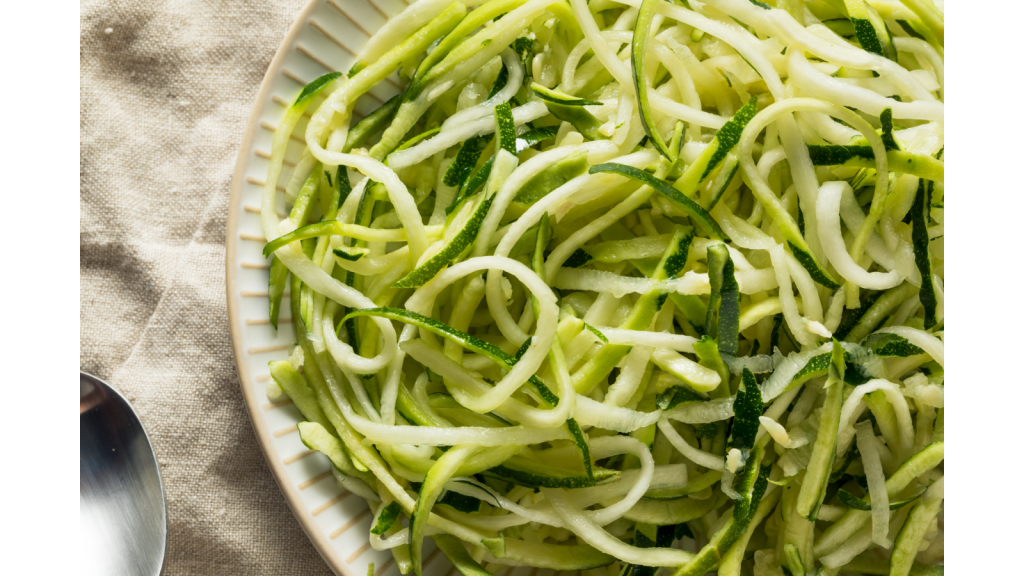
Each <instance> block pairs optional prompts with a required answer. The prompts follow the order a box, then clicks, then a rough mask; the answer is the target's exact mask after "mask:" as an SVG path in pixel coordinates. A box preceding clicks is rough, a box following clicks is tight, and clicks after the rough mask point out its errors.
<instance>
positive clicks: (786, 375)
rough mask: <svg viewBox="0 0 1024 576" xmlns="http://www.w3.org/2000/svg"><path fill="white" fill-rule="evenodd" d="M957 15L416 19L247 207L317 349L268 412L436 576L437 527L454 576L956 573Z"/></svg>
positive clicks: (491, 1)
mask: <svg viewBox="0 0 1024 576" xmlns="http://www.w3.org/2000/svg"><path fill="white" fill-rule="evenodd" d="M943 26H944V24H943V14H942V12H941V11H940V10H939V8H937V7H936V6H935V5H934V4H933V3H932V1H931V0H902V2H898V1H895V0H893V1H889V0H885V1H882V0H869V1H866V0H845V2H843V1H842V0H813V1H812V0H774V1H766V2H761V1H756V0H706V1H704V2H697V1H696V0H689V1H687V0H676V1H675V2H668V1H665V0H591V1H590V2H589V4H588V3H587V1H586V0H568V1H566V0H487V1H485V2H483V3H478V2H475V1H472V0H469V1H465V2H460V1H456V2H452V1H451V0H420V1H419V2H417V3H415V4H413V5H411V6H410V7H408V8H406V9H405V10H404V11H403V12H401V13H400V14H398V15H396V16H394V17H393V18H391V19H390V20H389V21H388V22H387V23H386V24H385V25H384V26H383V27H382V28H381V29H380V31H379V32H377V34H376V35H374V36H373V37H372V38H371V39H370V40H369V42H368V43H367V44H366V46H365V48H364V49H363V50H362V52H361V53H360V54H359V56H358V62H357V63H356V65H355V66H353V67H352V69H351V70H349V71H346V72H345V73H344V74H343V73H341V72H334V73H331V74H327V75H325V76H322V77H321V78H318V79H317V80H315V81H314V82H312V83H310V84H309V85H308V86H306V87H305V89H304V90H302V92H301V93H300V94H299V96H298V97H297V98H296V99H295V101H294V103H293V104H292V105H291V106H290V108H288V109H287V111H286V113H285V115H284V118H283V120H282V121H281V123H280V125H279V127H278V128H277V131H276V133H275V136H274V144H273V149H272V153H271V158H270V161H269V169H268V178H267V180H266V189H265V193H264V196H263V204H262V208H261V210H262V211H261V218H262V222H263V228H264V232H265V234H266V238H267V240H268V244H267V245H266V248H265V251H264V252H265V254H266V256H267V257H268V258H272V260H271V268H270V289H269V294H270V316H271V321H272V323H273V324H274V326H275V327H277V321H278V318H279V316H280V314H281V307H282V306H283V305H284V304H283V303H284V302H286V301H287V302H288V303H289V305H290V309H291V318H292V322H293V326H294V328H295V339H296V346H295V348H294V351H293V353H292V355H291V357H290V358H289V359H288V360H286V361H280V362H271V366H270V367H271V374H272V376H273V380H272V381H271V382H270V383H269V385H268V391H267V393H268V396H269V397H270V398H271V399H282V398H283V397H284V396H285V395H286V396H287V397H289V398H291V400H293V401H294V403H295V405H296V407H297V408H298V409H299V411H300V412H301V413H302V417H303V419H304V420H305V421H304V422H302V423H301V424H299V431H300V434H301V436H302V440H303V442H304V443H305V444H306V445H307V446H308V447H309V448H310V449H314V450H319V451H320V452H323V453H324V454H326V455H327V456H328V457H329V458H330V460H331V461H332V462H333V464H334V467H335V469H336V478H337V480H338V481H339V482H340V483H341V485H342V486H343V487H344V488H346V489H347V490H349V491H351V492H355V493H356V494H358V495H360V496H362V497H363V498H365V499H366V500H367V502H368V503H369V505H370V507H371V509H372V510H373V512H374V516H373V523H372V529H371V531H370V535H369V538H370V544H371V545H372V546H373V548H375V549H377V550H390V551H391V552H392V554H393V556H394V559H395V562H396V563H397V566H398V567H399V569H400V570H401V572H402V573H403V574H404V573H408V572H410V571H412V572H415V573H416V574H417V576H419V575H420V574H421V573H422V570H423V568H422V565H423V550H424V541H425V538H431V539H433V541H434V542H435V543H436V544H437V546H438V547H439V548H440V549H441V550H442V551H443V552H444V554H445V555H446V556H447V557H448V558H449V559H450V560H451V562H452V563H453V564H454V565H455V567H457V568H458V569H459V571H461V572H462V573H463V574H465V575H466V576H482V575H485V574H496V573H498V571H501V570H504V569H505V568H506V567H507V566H532V567H536V568H547V569H555V570H573V571H574V570H586V571H588V574H592V575H594V576H597V575H607V576H629V574H630V573H632V574H633V575H634V576H653V575H654V574H655V572H656V571H657V570H658V569H661V568H664V569H666V570H669V571H671V572H672V574H673V575H674V576H683V575H700V574H704V573H706V572H708V571H717V572H718V573H719V574H722V575H739V574H751V573H752V574H755V575H782V574H789V575H804V574H820V575H826V574H838V573H840V572H842V573H859V574H894V575H897V574H898V575H906V574H941V573H942V567H941V566H937V565H935V564H937V563H940V562H941V561H942V557H943V537H942V530H941V515H940V512H941V508H942V501H943V473H942V466H941V463H942V461H943V385H944V381H943V355H944V354H943V166H944V160H943V157H942V155H943ZM395 78H397V79H398V81H399V84H400V85H401V86H403V88H402V90H401V91H400V93H399V94H398V95H397V96H395V97H394V98H392V99H391V100H389V101H387V102H386V103H384V104H383V105H381V106H380V107H379V108H377V109H376V111H374V112H372V113H370V114H368V115H366V116H365V117H358V115H357V114H355V112H354V110H355V107H356V103H357V101H359V102H360V103H361V105H363V104H362V103H364V102H369V101H370V100H367V99H366V98H365V97H364V95H366V94H367V92H368V91H369V90H370V89H371V88H373V87H375V86H376V85H377V84H380V83H382V82H384V81H385V80H386V79H390V80H392V81H393V80H394V79H395ZM360 98H363V99H362V100H360ZM293 135H297V136H299V138H293ZM296 139H297V140H300V141H304V145H299V144H297V143H296V142H295V140H296ZM290 140H291V143H289V141H290ZM286 157H288V158H290V159H291V160H290V161H288V162H286V161H285V160H286ZM289 170H290V174H289ZM279 190H283V191H284V192H283V193H280V192H279ZM285 213H286V214H287V217H284V218H282V217H281V215H283V214H285ZM286 292H287V293H289V297H288V299H287V300H285V294H286Z"/></svg>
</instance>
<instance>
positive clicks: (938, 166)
mask: <svg viewBox="0 0 1024 576" xmlns="http://www.w3.org/2000/svg"><path fill="white" fill-rule="evenodd" d="M807 151H808V153H810V155H811V162H812V163H813V164H814V165H815V166H850V167H854V168H874V167H875V152H874V150H872V149H871V147H870V146H860V145H851V146H839V145H834V144H829V145H821V146H819V145H816V144H808V146H807ZM886 157H887V159H888V163H889V170H890V171H891V172H899V173H902V174H911V175H913V176H917V177H919V178H924V179H926V180H936V181H943V180H944V175H945V162H942V161H941V160H936V159H935V158H932V157H931V156H927V155H924V154H914V153H912V152H904V151H902V150H890V151H889V152H887V153H886Z"/></svg>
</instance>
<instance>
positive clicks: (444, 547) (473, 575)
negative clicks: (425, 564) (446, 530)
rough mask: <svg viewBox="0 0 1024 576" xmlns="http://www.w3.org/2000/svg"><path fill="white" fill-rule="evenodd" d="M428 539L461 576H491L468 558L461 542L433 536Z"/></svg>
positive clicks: (448, 536) (438, 535)
mask: <svg viewBox="0 0 1024 576" xmlns="http://www.w3.org/2000/svg"><path fill="white" fill-rule="evenodd" d="M430 538H431V539H432V540H433V541H434V544H437V547H438V548H440V549H441V552H442V553H443V554H444V555H445V557H447V558H448V560H449V561H450V562H451V563H452V565H453V566H455V568H456V569H458V571H459V572H460V573H462V575H463V576H491V573H490V572H488V571H487V570H485V569H484V567H483V566H481V565H480V564H479V563H478V562H477V561H476V560H473V557H472V556H470V554H469V552H467V551H466V548H465V547H464V546H463V545H462V541H461V540H459V539H458V538H456V537H455V536H451V535H448V534H435V535H433V536H431V537H430ZM421 571H422V567H421Z"/></svg>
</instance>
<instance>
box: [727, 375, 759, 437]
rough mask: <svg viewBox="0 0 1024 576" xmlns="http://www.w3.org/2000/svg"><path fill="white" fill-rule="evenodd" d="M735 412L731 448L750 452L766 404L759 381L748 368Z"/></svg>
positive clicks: (731, 432)
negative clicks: (758, 384)
mask: <svg viewBox="0 0 1024 576" xmlns="http://www.w3.org/2000/svg"><path fill="white" fill-rule="evenodd" d="M733 410H734V411H735V412H736V417H735V418H734V419H733V421H732V430H731V431H730V432H729V448H730V449H731V448H736V449H738V450H741V451H748V450H750V449H751V448H753V447H754V439H755V438H756V437H757V429H758V427H760V425H761V422H760V421H759V420H758V419H759V418H760V417H761V415H762V414H764V402H763V400H762V399H761V389H760V388H758V386H757V379H755V378H754V374H753V373H751V372H750V370H748V369H747V368H743V376H742V378H741V379H740V387H739V389H738V390H737V391H736V401H735V403H734V404H733Z"/></svg>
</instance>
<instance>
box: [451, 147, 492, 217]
mask: <svg viewBox="0 0 1024 576" xmlns="http://www.w3.org/2000/svg"><path fill="white" fill-rule="evenodd" d="M493 166H494V156H493V155H492V156H491V157H490V158H488V159H487V161H486V162H484V163H483V164H482V165H481V166H480V167H479V168H477V169H476V170H474V171H473V174H471V175H470V176H469V178H467V179H466V182H465V184H463V185H462V188H460V189H459V194H458V195H457V196H456V197H455V199H454V200H452V203H451V205H450V206H448V207H447V208H445V209H444V213H445V215H448V216H450V215H451V213H452V212H454V211H455V210H456V209H457V208H458V207H459V206H460V205H461V204H462V202H463V201H465V200H466V199H467V198H471V197H472V196H473V195H474V194H476V193H477V192H478V191H479V190H480V189H481V188H482V187H483V186H484V184H486V183H487V179H488V178H489V177H490V176H491V168H492V167H493Z"/></svg>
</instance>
